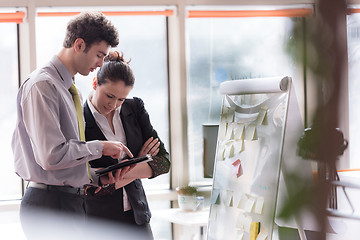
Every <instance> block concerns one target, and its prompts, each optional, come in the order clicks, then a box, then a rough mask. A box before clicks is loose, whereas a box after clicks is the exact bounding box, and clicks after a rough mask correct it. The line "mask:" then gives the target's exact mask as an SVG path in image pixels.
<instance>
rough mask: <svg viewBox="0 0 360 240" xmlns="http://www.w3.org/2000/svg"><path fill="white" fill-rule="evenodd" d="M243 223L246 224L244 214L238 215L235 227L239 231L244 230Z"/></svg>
mask: <svg viewBox="0 0 360 240" xmlns="http://www.w3.org/2000/svg"><path fill="white" fill-rule="evenodd" d="M245 222H246V216H245V214H244V213H239V215H238V218H237V221H236V227H237V228H238V229H241V230H243V231H244V230H245Z"/></svg>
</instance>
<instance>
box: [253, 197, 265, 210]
mask: <svg viewBox="0 0 360 240" xmlns="http://www.w3.org/2000/svg"><path fill="white" fill-rule="evenodd" d="M263 207H264V197H257V198H256V202H255V207H254V213H257V214H262V211H263Z"/></svg>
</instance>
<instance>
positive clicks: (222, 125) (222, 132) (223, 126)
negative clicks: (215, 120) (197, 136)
mask: <svg viewBox="0 0 360 240" xmlns="http://www.w3.org/2000/svg"><path fill="white" fill-rule="evenodd" d="M227 124H228V123H227V122H225V121H221V123H220V125H219V131H218V134H219V137H218V138H219V140H220V141H222V140H224V139H225V136H226V130H227Z"/></svg>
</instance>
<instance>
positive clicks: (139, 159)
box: [95, 154, 153, 176]
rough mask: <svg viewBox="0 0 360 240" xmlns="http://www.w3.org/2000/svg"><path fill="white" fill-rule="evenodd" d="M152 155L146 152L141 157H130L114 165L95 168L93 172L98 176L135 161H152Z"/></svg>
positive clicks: (135, 162)
mask: <svg viewBox="0 0 360 240" xmlns="http://www.w3.org/2000/svg"><path fill="white" fill-rule="evenodd" d="M152 160H153V159H152V157H151V155H150V154H147V155H145V156H142V157H137V158H130V159H128V160H127V161H122V162H120V163H116V164H114V165H111V166H108V167H106V168H102V169H99V170H96V171H95V173H96V175H98V176H102V175H105V174H108V173H109V172H111V171H116V170H117V169H120V168H123V167H127V166H130V165H133V164H137V163H142V162H149V161H152Z"/></svg>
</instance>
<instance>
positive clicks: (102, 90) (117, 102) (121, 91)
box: [91, 80, 132, 117]
mask: <svg viewBox="0 0 360 240" xmlns="http://www.w3.org/2000/svg"><path fill="white" fill-rule="evenodd" d="M93 87H94V89H95V93H94V95H93V97H92V100H91V102H92V104H93V105H94V107H95V109H96V110H97V111H98V112H99V113H101V114H102V115H104V116H105V117H106V116H108V115H109V114H110V113H111V112H112V111H114V110H115V109H116V108H118V107H120V106H121V104H123V102H124V100H125V98H126V97H127V96H128V95H129V93H130V91H131V89H132V87H131V86H125V83H124V81H118V82H112V81H110V80H107V81H106V83H105V84H102V85H100V86H99V85H97V84H96V85H94V86H93Z"/></svg>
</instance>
